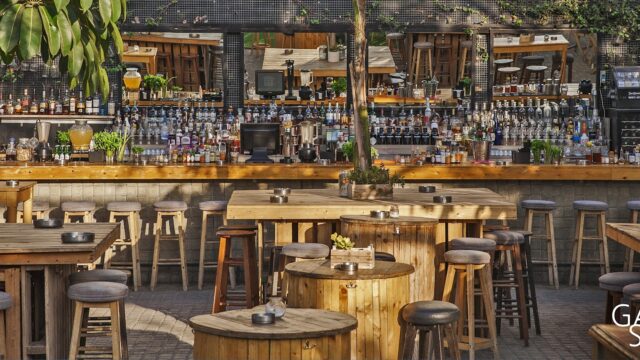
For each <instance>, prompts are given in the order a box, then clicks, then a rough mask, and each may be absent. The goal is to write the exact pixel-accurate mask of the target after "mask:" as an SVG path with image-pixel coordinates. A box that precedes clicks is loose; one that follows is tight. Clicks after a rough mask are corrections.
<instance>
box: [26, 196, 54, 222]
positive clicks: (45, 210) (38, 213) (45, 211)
mask: <svg viewBox="0 0 640 360" xmlns="http://www.w3.org/2000/svg"><path fill="white" fill-rule="evenodd" d="M50 211H51V207H50V206H49V202H48V201H34V202H33V204H32V205H31V212H32V213H33V216H35V218H36V220H40V219H48V218H49V212H50ZM23 213H24V203H23V202H21V203H18V222H20V223H21V222H24V219H23V216H24V214H23Z"/></svg>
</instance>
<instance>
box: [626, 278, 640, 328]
mask: <svg viewBox="0 0 640 360" xmlns="http://www.w3.org/2000/svg"><path fill="white" fill-rule="evenodd" d="M622 294H623V296H624V297H625V298H627V300H628V301H629V315H631V319H634V320H635V319H637V318H638V311H640V283H635V284H630V285H627V286H625V287H624V288H622Z"/></svg>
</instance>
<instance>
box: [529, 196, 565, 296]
mask: <svg viewBox="0 0 640 360" xmlns="http://www.w3.org/2000/svg"><path fill="white" fill-rule="evenodd" d="M521 205H522V207H523V208H524V209H525V218H524V229H525V230H526V231H529V232H533V217H534V216H535V215H537V214H538V215H543V216H544V221H545V229H546V234H545V235H535V234H533V235H531V237H535V238H540V239H544V240H545V242H546V244H547V259H546V260H537V261H536V263H540V264H547V270H548V273H549V285H551V286H555V288H556V289H559V288H560V280H559V278H558V259H557V256H556V235H555V228H554V223H553V211H554V210H555V209H556V207H557V205H556V203H555V201H549V200H524V201H522V203H521ZM532 261H533V259H532Z"/></svg>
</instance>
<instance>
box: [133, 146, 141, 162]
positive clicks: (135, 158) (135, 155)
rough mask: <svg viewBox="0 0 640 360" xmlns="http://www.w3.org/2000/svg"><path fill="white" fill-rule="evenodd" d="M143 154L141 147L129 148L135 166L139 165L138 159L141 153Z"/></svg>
mask: <svg viewBox="0 0 640 360" xmlns="http://www.w3.org/2000/svg"><path fill="white" fill-rule="evenodd" d="M143 152H144V148H143V147H141V146H134V147H132V148H131V153H133V161H134V162H135V163H136V165H137V164H139V163H140V158H141V157H142V153H143Z"/></svg>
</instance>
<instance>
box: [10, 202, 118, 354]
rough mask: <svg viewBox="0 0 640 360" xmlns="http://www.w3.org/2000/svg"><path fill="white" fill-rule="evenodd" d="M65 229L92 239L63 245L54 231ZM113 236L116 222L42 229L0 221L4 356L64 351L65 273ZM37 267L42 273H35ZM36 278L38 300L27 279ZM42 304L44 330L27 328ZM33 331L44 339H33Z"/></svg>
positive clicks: (67, 327)
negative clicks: (7, 300) (9, 302)
mask: <svg viewBox="0 0 640 360" xmlns="http://www.w3.org/2000/svg"><path fill="white" fill-rule="evenodd" d="M25 217H26V214H25ZM68 231H82V232H93V233H95V242H93V243H88V244H63V243H62V241H61V240H60V235H61V234H62V233H63V232H68ZM119 236H120V225H118V224H65V225H64V227H63V228H62V229H47V230H42V229H34V227H33V225H29V224H0V264H1V267H0V275H1V276H3V277H4V283H5V291H6V292H7V293H9V294H10V295H11V297H12V299H13V306H12V307H11V308H10V309H8V310H7V314H6V321H7V358H8V359H20V358H21V357H22V356H26V354H29V355H31V356H33V355H38V354H42V355H45V354H46V358H47V359H66V358H67V357H68V356H69V343H70V341H71V320H72V307H71V305H72V302H71V300H69V299H68V298H67V285H68V279H67V277H68V276H69V274H71V273H73V272H75V271H76V265H77V264H79V263H91V262H94V261H95V260H96V259H98V258H99V257H100V256H101V255H102V254H103V253H104V252H105V251H106V250H107V248H108V247H109V246H111V244H113V242H114V241H115V240H116V239H117V238H118V237H119ZM38 272H39V273H40V274H43V275H37V276H36V273H38ZM37 279H44V292H43V293H44V299H43V301H42V300H40V299H38V297H36V296H34V297H33V299H32V288H33V287H32V283H33V282H32V281H36V282H37V283H38V284H42V280H39V281H38V280H37ZM38 291H39V292H41V293H42V290H38ZM32 300H33V301H34V302H35V303H33V304H32ZM32 305H33V307H34V308H35V309H34V310H33V311H32ZM42 307H44V323H45V328H44V333H42V331H41V329H39V328H32V319H34V318H37V317H38V314H39V313H42ZM34 312H35V314H34ZM21 319H22V320H21ZM33 333H40V334H42V335H43V336H42V337H43V338H44V339H34V338H33V337H32V336H33ZM21 339H22V341H21ZM21 343H22V344H21Z"/></svg>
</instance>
